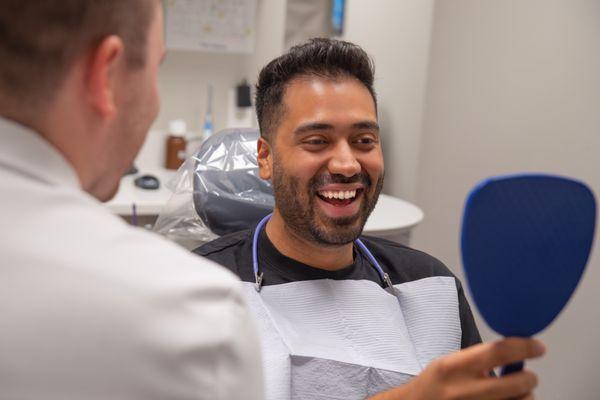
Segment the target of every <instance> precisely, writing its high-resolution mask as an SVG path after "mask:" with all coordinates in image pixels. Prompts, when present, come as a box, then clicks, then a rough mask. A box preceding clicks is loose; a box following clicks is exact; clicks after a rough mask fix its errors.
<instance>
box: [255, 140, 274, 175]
mask: <svg viewBox="0 0 600 400" xmlns="http://www.w3.org/2000/svg"><path fill="white" fill-rule="evenodd" d="M256 147H257V151H258V154H257V157H256V159H257V161H258V170H259V174H260V177H261V179H264V180H269V179H271V176H272V172H273V157H272V154H271V146H270V145H269V143H268V142H267V141H266V140H265V139H264V138H262V137H260V138H259V139H258V143H257V144H256Z"/></svg>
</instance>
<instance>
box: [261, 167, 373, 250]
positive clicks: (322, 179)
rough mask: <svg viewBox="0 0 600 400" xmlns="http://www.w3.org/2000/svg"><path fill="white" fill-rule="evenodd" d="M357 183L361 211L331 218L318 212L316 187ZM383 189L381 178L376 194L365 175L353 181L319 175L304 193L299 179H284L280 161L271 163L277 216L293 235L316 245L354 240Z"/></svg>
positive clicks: (362, 174)
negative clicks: (359, 192) (360, 194)
mask: <svg viewBox="0 0 600 400" xmlns="http://www.w3.org/2000/svg"><path fill="white" fill-rule="evenodd" d="M357 182H360V183H362V184H363V185H364V190H363V192H362V199H361V205H360V209H359V211H358V212H357V213H356V214H355V215H353V216H350V217H340V218H330V217H327V216H326V215H323V213H319V212H318V210H317V209H318V206H317V205H316V204H315V201H316V195H317V189H318V188H319V187H322V186H324V185H325V184H329V183H342V184H348V183H357ZM382 187H383V175H381V176H380V177H379V178H378V180H377V182H376V183H375V190H374V191H373V193H371V188H372V182H371V179H370V177H369V176H368V174H366V173H363V172H361V173H359V174H356V175H354V176H352V177H345V176H343V175H339V174H333V175H331V174H321V175H316V176H314V177H313V178H311V180H310V181H309V182H308V190H307V191H304V190H305V189H304V188H301V187H300V183H299V179H298V178H297V177H295V176H289V175H286V174H285V172H284V170H283V168H282V166H281V163H280V162H279V160H278V159H277V158H276V157H275V158H274V159H273V191H274V193H275V204H276V207H277V209H278V210H279V213H280V214H281V216H282V218H283V220H284V222H285V224H286V225H287V226H288V227H289V228H290V229H291V230H292V231H293V232H294V233H295V234H297V235H298V236H300V237H301V238H303V239H305V240H308V241H310V242H313V243H316V244H319V245H326V246H341V245H345V244H348V243H351V242H353V241H354V240H356V239H357V238H358V237H359V236H360V234H361V233H362V230H363V228H364V226H365V223H366V222H367V218H368V217H369V215H370V214H371V212H372V211H373V209H374V208H375V204H376V203H377V199H378V198H379V193H380V192H381V188H382ZM355 201H358V200H355ZM319 221H320V222H321V223H319Z"/></svg>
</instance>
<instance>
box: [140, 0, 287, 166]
mask: <svg viewBox="0 0 600 400" xmlns="http://www.w3.org/2000/svg"><path fill="white" fill-rule="evenodd" d="M285 15H286V0H258V1H257V9H256V27H255V46H254V52H253V53H252V54H219V53H209V52H199V51H181V50H170V51H168V52H167V57H166V59H165V61H164V63H163V65H162V66H161V70H160V75H159V90H160V93H161V100H162V101H161V110H160V113H159V115H158V117H157V119H156V121H155V122H154V124H153V126H152V128H151V131H150V133H149V134H148V137H147V139H146V142H145V144H144V147H143V148H142V149H141V151H140V154H139V155H138V158H137V160H136V164H137V165H138V166H141V167H144V168H148V167H149V168H152V167H157V166H162V165H163V163H164V152H165V150H164V143H165V140H166V130H167V127H168V123H169V121H170V120H172V119H177V118H182V119H184V120H185V121H186V122H187V124H188V130H190V131H191V132H195V133H198V132H201V131H202V125H203V123H204V117H205V113H206V108H207V88H208V84H209V83H210V84H212V85H213V110H212V113H213V125H214V130H215V132H217V131H219V130H221V129H224V128H226V127H228V124H227V115H228V107H231V103H230V102H229V99H228V94H229V93H228V92H229V91H230V90H232V89H233V88H234V87H235V86H236V85H237V84H239V83H240V82H241V81H242V79H247V80H248V82H249V83H250V84H252V85H253V84H254V83H255V82H256V78H257V76H258V72H259V71H260V69H261V68H262V67H263V66H264V65H265V64H266V63H267V62H269V61H270V60H271V59H273V58H275V57H277V56H278V55H280V54H281V53H282V51H283V41H284V36H285V34H284V33H285ZM254 125H255V126H257V124H256V121H254Z"/></svg>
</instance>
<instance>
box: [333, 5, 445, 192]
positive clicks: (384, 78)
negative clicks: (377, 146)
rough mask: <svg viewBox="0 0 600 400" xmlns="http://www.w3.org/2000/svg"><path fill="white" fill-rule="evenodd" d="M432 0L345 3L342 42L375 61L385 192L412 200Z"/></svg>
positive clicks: (414, 188) (425, 76)
mask: <svg viewBox="0 0 600 400" xmlns="http://www.w3.org/2000/svg"><path fill="white" fill-rule="evenodd" d="M432 11H433V0H377V1H372V0H348V2H347V6H346V18H345V27H344V36H343V39H345V40H349V41H351V42H354V43H356V44H358V45H360V46H362V47H363V48H364V49H365V50H366V51H367V52H368V53H369V54H370V55H371V56H372V57H373V59H374V61H375V69H376V83H375V89H376V91H377V94H378V101H379V123H380V125H381V128H382V138H383V145H384V154H385V160H386V182H385V191H386V192H387V193H390V194H393V195H396V196H399V197H402V198H404V199H407V200H414V198H415V190H416V177H417V161H418V154H419V145H420V135H421V123H422V119H423V103H424V97H425V83H426V78H427V64H428V63H427V61H428V55H429V54H428V52H429V41H430V35H431V19H432Z"/></svg>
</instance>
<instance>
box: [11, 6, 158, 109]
mask: <svg viewBox="0 0 600 400" xmlns="http://www.w3.org/2000/svg"><path fill="white" fill-rule="evenodd" d="M158 3H159V1H158V0H2V5H1V6H0V60H2V61H1V62H0V106H1V105H2V104H4V105H10V106H12V107H13V108H14V107H27V108H33V107H35V106H36V105H41V104H43V103H44V102H47V101H51V100H52V98H53V94H54V93H55V92H56V89H57V88H58V87H60V85H61V83H62V81H63V79H64V78H65V76H66V75H67V72H68V70H69V68H70V67H71V66H72V63H73V62H74V60H75V59H76V58H77V57H79V56H81V55H82V54H83V53H85V52H86V51H88V50H90V49H92V48H93V47H94V46H96V45H98V44H99V43H100V41H101V40H103V39H104V38H105V37H107V36H110V35H117V36H119V37H120V38H121V39H122V40H123V42H124V45H125V57H126V60H127V62H128V64H129V65H130V66H131V67H132V68H135V67H139V66H143V65H144V63H145V59H146V54H145V52H146V43H147V36H148V32H149V27H150V23H151V21H152V18H153V16H154V12H155V10H156V8H155V7H156V5H157V4H158Z"/></svg>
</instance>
